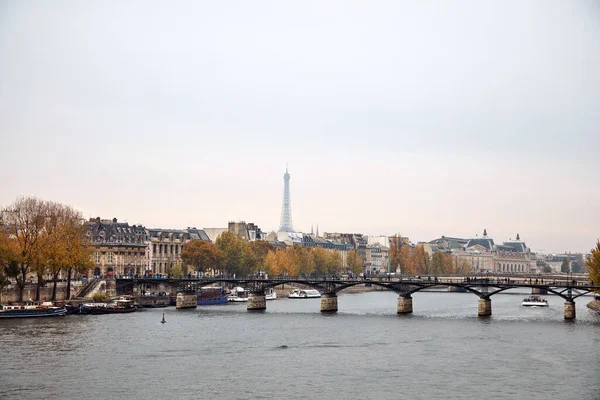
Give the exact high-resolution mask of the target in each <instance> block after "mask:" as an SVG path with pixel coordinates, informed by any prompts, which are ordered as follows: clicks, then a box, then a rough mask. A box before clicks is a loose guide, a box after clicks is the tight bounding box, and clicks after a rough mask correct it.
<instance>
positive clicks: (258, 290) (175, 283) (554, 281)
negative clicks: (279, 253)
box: [117, 275, 600, 320]
mask: <svg viewBox="0 0 600 400" xmlns="http://www.w3.org/2000/svg"><path fill="white" fill-rule="evenodd" d="M218 283H221V284H223V283H224V284H229V285H234V286H241V287H243V288H245V289H246V290H248V292H249V295H248V307H247V309H248V311H254V310H265V309H266V308H267V304H266V299H265V290H267V289H269V288H274V287H276V286H279V285H283V284H297V285H303V286H307V287H311V288H314V289H316V290H318V291H319V292H320V293H321V312H327V313H331V312H337V310H338V296H337V294H338V293H339V292H341V291H342V290H344V289H347V288H349V287H352V286H357V285H364V284H367V285H371V286H378V287H381V288H382V289H385V290H390V291H392V292H395V293H397V294H398V304H397V313H398V314H408V313H412V312H413V297H412V295H413V294H414V293H417V292H419V291H421V290H424V289H430V288H436V287H448V288H450V289H453V290H456V291H466V292H470V293H473V294H475V295H476V296H477V297H479V301H478V305H477V315H478V316H480V317H488V316H490V315H492V299H491V297H492V296H493V295H495V294H498V293H502V292H504V291H506V290H509V289H517V288H530V289H532V293H539V294H552V295H556V296H559V297H562V298H563V299H564V300H565V303H564V318H565V319H566V320H573V319H575V317H576V311H575V299H577V298H578V297H581V296H583V295H586V294H588V293H591V292H600V284H599V282H590V281H588V280H587V279H585V278H583V277H577V278H574V277H573V276H571V275H528V276H527V275H484V276H482V275H461V276H404V275H403V276H400V277H393V276H386V277H376V278H367V279H339V278H333V279H332V278H327V277H322V278H300V277H277V278H269V279H261V278H256V277H248V278H246V279H232V278H227V277H204V278H188V279H185V278H183V279H173V278H167V279H165V278H117V292H121V293H122V292H124V291H130V292H134V293H135V292H136V291H139V289H140V287H149V286H153V285H166V286H170V287H172V288H174V289H175V290H177V291H189V290H199V289H200V288H202V287H205V286H211V285H214V284H218ZM136 289H137V290H136Z"/></svg>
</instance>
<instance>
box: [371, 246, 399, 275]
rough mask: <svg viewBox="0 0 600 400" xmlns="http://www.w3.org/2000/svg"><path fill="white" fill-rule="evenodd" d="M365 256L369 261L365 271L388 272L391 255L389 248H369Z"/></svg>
mask: <svg viewBox="0 0 600 400" xmlns="http://www.w3.org/2000/svg"><path fill="white" fill-rule="evenodd" d="M365 255H366V260H367V262H366V264H365V268H364V269H365V270H368V271H371V272H372V273H383V272H387V269H388V260H389V255H390V252H389V248H388V247H385V246H381V245H379V244H375V245H372V246H367V248H366V250H365ZM394 272H395V271H394Z"/></svg>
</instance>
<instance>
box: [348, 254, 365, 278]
mask: <svg viewBox="0 0 600 400" xmlns="http://www.w3.org/2000/svg"><path fill="white" fill-rule="evenodd" d="M346 264H348V268H350V271H351V272H352V273H353V274H357V275H358V274H360V273H362V272H363V262H362V258H361V257H360V254H358V251H357V250H356V249H354V250H350V251H349V252H348V256H347V257H346Z"/></svg>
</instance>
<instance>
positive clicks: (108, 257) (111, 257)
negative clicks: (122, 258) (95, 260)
mask: <svg viewBox="0 0 600 400" xmlns="http://www.w3.org/2000/svg"><path fill="white" fill-rule="evenodd" d="M106 256H107V260H108V263H109V264H112V262H113V253H112V251H109V252H108V253H107V254H106Z"/></svg>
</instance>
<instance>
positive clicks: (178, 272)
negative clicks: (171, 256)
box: [171, 265, 183, 278]
mask: <svg viewBox="0 0 600 400" xmlns="http://www.w3.org/2000/svg"><path fill="white" fill-rule="evenodd" d="M171 276H173V277H175V278H181V277H182V276H183V270H182V269H181V267H180V266H179V265H176V266H175V267H173V268H172V269H171Z"/></svg>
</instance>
